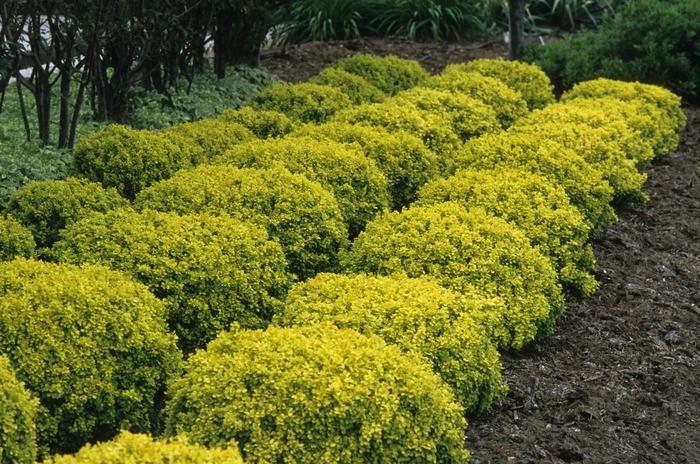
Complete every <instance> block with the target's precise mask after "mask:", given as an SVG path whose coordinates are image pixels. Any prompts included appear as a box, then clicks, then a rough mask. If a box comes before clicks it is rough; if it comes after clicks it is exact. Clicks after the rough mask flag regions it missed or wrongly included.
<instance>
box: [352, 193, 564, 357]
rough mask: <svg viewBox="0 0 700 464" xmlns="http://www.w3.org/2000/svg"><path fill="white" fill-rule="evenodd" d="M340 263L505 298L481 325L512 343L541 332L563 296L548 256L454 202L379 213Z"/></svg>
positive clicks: (501, 223) (503, 225) (498, 222)
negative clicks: (499, 308)
mask: <svg viewBox="0 0 700 464" xmlns="http://www.w3.org/2000/svg"><path fill="white" fill-rule="evenodd" d="M343 264H344V266H345V268H346V269H347V270H348V271H350V272H367V273H373V274H379V275H390V274H394V273H405V274H406V275H407V276H408V277H419V276H422V275H428V276H432V277H434V278H435V279H437V281H438V282H439V283H440V284H441V285H443V286H445V287H447V288H450V289H452V290H455V291H458V292H468V291H471V290H473V289H476V290H477V291H478V292H480V293H483V294H485V295H489V296H499V297H501V298H503V299H504V300H505V303H506V308H505V311H504V312H503V313H500V314H494V315H493V317H492V318H491V320H490V324H491V327H489V329H488V332H489V333H490V335H491V336H492V337H493V338H494V341H496V342H497V343H498V345H499V346H500V347H502V348H513V349H518V348H521V347H522V346H524V345H525V344H527V343H529V342H531V341H532V340H534V339H535V336H536V335H538V333H539V334H540V335H542V334H546V333H548V332H549V331H550V330H551V329H552V327H553V324H554V320H555V319H556V317H557V316H558V315H559V313H561V311H562V309H563V303H564V299H563V297H562V295H561V288H560V287H559V284H558V283H557V274H556V271H555V270H554V268H553V267H552V265H551V263H550V262H549V260H548V259H547V258H545V257H544V256H543V255H542V254H540V252H539V251H537V250H536V249H534V248H533V247H532V246H531V245H530V242H529V240H528V238H527V237H526V236H525V234H523V232H521V231H520V230H518V229H517V228H516V227H515V226H513V225H511V224H508V223H507V222H506V221H505V220H503V219H500V218H496V217H493V216H490V215H488V214H487V213H486V212H485V211H483V210H480V209H473V210H470V211H467V210H465V209H464V208H463V207H461V206H460V205H459V204H457V203H454V202H448V203H441V204H437V205H432V206H427V207H413V208H409V209H406V210H404V211H402V212H401V213H395V212H394V213H386V214H384V215H383V216H381V217H379V218H377V219H375V220H374V221H372V222H370V223H369V224H368V225H367V229H366V230H365V231H364V232H363V233H362V234H360V236H359V237H358V238H357V239H356V240H355V242H354V243H353V246H352V248H351V250H350V252H349V253H348V254H347V255H345V256H344V258H343Z"/></svg>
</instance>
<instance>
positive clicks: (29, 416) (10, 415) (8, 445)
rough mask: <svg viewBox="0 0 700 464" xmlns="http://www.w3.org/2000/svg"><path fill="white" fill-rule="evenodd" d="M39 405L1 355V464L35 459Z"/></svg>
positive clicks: (17, 463)
mask: <svg viewBox="0 0 700 464" xmlns="http://www.w3.org/2000/svg"><path fill="white" fill-rule="evenodd" d="M37 408H38V402H37V400H36V399H34V398H32V397H31V395H30V393H29V392H28V391H27V390H26V389H25V388H24V384H22V382H20V381H18V380H17V378H16V377H15V371H14V369H13V368H12V366H11V365H10V362H9V360H8V359H7V358H6V357H5V356H0V464H33V463H34V462H36V453H37V449H36V425H35V423H34V421H35V419H36V413H37Z"/></svg>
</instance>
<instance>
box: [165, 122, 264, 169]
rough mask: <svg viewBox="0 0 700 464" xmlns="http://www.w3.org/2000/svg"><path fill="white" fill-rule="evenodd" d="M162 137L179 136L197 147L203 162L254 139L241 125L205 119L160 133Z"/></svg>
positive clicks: (178, 125)
mask: <svg viewBox="0 0 700 464" xmlns="http://www.w3.org/2000/svg"><path fill="white" fill-rule="evenodd" d="M162 134H163V135H166V136H171V135H173V134H174V135H176V136H180V137H182V138H184V139H186V140H187V142H188V143H190V144H194V145H198V146H199V148H200V149H201V150H202V159H201V161H199V162H205V161H206V160H209V159H212V158H214V157H216V156H219V155H221V154H222V153H223V152H225V151H226V150H227V149H229V148H231V147H233V146H235V145H236V144H239V143H243V142H249V141H251V140H254V139H255V138H256V137H255V135H253V133H252V132H251V131H250V130H248V129H246V128H245V127H244V126H242V125H241V124H238V123H235V122H228V121H225V120H223V119H220V118H207V119H202V120H199V121H195V122H185V123H182V124H177V125H174V126H171V127H169V128H168V129H165V130H164V131H162ZM197 164H199V163H197Z"/></svg>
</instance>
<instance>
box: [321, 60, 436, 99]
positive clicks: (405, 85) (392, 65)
mask: <svg viewBox="0 0 700 464" xmlns="http://www.w3.org/2000/svg"><path fill="white" fill-rule="evenodd" d="M332 67H334V68H337V69H342V70H344V71H347V72H349V73H351V74H356V75H358V76H360V77H363V78H364V79H365V80H366V81H367V82H369V83H370V84H372V85H374V86H375V87H377V88H378V89H379V90H381V91H382V92H384V93H385V94H387V95H395V94H397V93H399V92H400V91H402V90H406V89H410V88H411V87H415V86H417V85H419V84H421V83H423V82H425V81H426V80H427V79H428V77H430V74H428V71H426V70H425V69H423V67H422V66H421V65H420V63H418V62H417V61H413V60H406V59H403V58H398V57H396V56H393V55H389V56H384V57H381V56H376V55H369V54H365V53H357V54H355V55H351V56H348V57H345V58H343V59H341V60H339V61H337V62H336V63H335V64H334V65H333V66H332Z"/></svg>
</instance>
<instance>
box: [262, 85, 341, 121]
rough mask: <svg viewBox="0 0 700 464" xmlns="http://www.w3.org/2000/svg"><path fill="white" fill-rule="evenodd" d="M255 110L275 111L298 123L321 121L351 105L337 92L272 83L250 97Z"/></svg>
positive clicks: (318, 86) (308, 86) (328, 87)
mask: <svg viewBox="0 0 700 464" xmlns="http://www.w3.org/2000/svg"><path fill="white" fill-rule="evenodd" d="M251 104H252V106H253V108H255V109H256V110H274V111H279V112H280V113H284V114H286V115H287V116H289V118H291V119H292V120H295V121H301V122H315V123H319V122H324V121H325V120H327V119H328V118H330V117H331V116H333V115H334V114H335V113H337V112H338V111H340V110H342V109H343V108H347V107H348V106H350V105H352V102H351V101H350V99H349V98H348V97H347V96H346V95H345V94H344V93H343V92H342V91H341V90H339V89H336V88H334V87H330V86H327V85H318V84H310V83H301V84H274V85H271V86H269V87H267V88H266V89H264V90H262V91H261V92H259V93H258V94H256V95H255V97H253V100H252V102H251Z"/></svg>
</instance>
